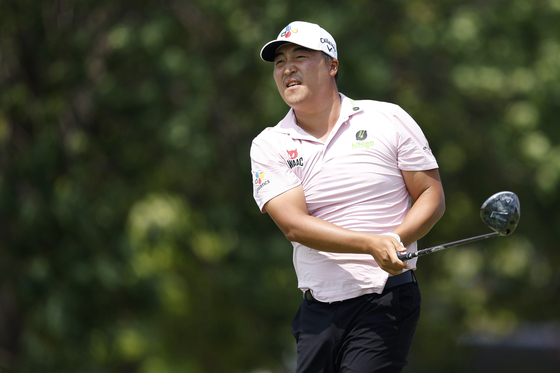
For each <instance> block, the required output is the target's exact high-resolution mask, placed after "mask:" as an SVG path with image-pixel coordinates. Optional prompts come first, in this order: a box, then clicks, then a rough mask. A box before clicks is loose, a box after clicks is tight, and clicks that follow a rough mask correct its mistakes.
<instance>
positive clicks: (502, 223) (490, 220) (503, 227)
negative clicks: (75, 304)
mask: <svg viewBox="0 0 560 373" xmlns="http://www.w3.org/2000/svg"><path fill="white" fill-rule="evenodd" d="M520 216H521V206H520V204H519V198H518V197H517V195H516V194H515V193H513V192H499V193H496V194H494V195H493V196H491V197H490V198H488V199H487V200H486V201H485V202H484V203H483V204H482V207H481V208H480V218H481V219H482V221H483V222H484V223H485V224H486V225H487V226H488V227H490V229H492V230H493V231H494V232H492V233H487V234H483V235H481V236H476V237H470V238H465V239H463V240H459V241H454V242H449V243H446V244H443V245H439V246H434V247H430V248H428V249H422V250H418V251H416V252H414V253H397V256H398V257H399V259H400V260H410V259H412V258H416V257H418V256H423V255H427V254H431V253H435V252H436V251H440V250H443V249H448V248H450V247H455V246H459V245H463V244H466V243H470V242H475V241H479V240H483V239H485V238H490V237H494V236H509V235H510V234H512V233H513V231H514V230H515V228H516V227H517V224H519V217H520Z"/></svg>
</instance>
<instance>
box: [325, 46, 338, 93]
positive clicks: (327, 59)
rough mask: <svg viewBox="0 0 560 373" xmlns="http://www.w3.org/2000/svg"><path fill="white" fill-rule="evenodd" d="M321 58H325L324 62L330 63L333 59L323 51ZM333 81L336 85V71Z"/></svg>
mask: <svg viewBox="0 0 560 373" xmlns="http://www.w3.org/2000/svg"><path fill="white" fill-rule="evenodd" d="M323 58H324V59H325V62H326V63H330V62H331V61H332V60H333V59H334V58H333V57H331V56H329V55H328V54H326V53H325V52H323ZM334 81H335V83H336V84H337V85H338V71H337V72H336V75H335V76H334Z"/></svg>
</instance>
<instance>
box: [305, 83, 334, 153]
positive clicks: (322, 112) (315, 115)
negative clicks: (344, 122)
mask: <svg viewBox="0 0 560 373" xmlns="http://www.w3.org/2000/svg"><path fill="white" fill-rule="evenodd" d="M335 93H336V94H333V96H332V98H330V99H329V100H323V101H322V102H320V104H321V105H320V106H314V107H313V108H311V109H309V110H303V109H298V108H294V113H295V115H296V121H297V125H298V126H299V127H300V128H301V129H303V130H304V131H305V132H307V133H309V134H310V135H312V136H313V137H315V138H317V140H319V141H321V142H323V143H324V142H325V141H326V140H327V138H328V137H329V134H330V133H331V131H332V129H333V128H334V126H335V125H336V122H337V121H338V118H339V117H340V108H341V102H340V101H341V100H340V96H339V95H338V92H335Z"/></svg>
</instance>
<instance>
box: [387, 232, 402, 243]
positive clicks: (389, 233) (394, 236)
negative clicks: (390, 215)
mask: <svg viewBox="0 0 560 373" xmlns="http://www.w3.org/2000/svg"><path fill="white" fill-rule="evenodd" d="M383 235H384V236H391V237H393V238H394V239H396V240H397V241H399V243H400V244H401V246H404V245H403V243H402V240H401V236H399V235H398V234H396V233H394V232H388V233H383Z"/></svg>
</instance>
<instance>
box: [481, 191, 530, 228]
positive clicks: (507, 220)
mask: <svg viewBox="0 0 560 373" xmlns="http://www.w3.org/2000/svg"><path fill="white" fill-rule="evenodd" d="M520 216H521V205H520V204H519V198H518V197H517V195H516V194H515V193H513V192H499V193H496V194H494V195H493V196H491V197H490V198H488V199H487V200H486V201H485V202H484V203H483V204H482V207H481V208H480V217H481V219H482V221H483V222H484V223H485V224H486V225H487V226H489V227H490V228H491V229H492V230H494V231H496V232H498V234H499V235H500V236H509V235H510V234H512V233H513V231H514V230H515V228H516V227H517V224H518V223H519V217H520Z"/></svg>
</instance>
